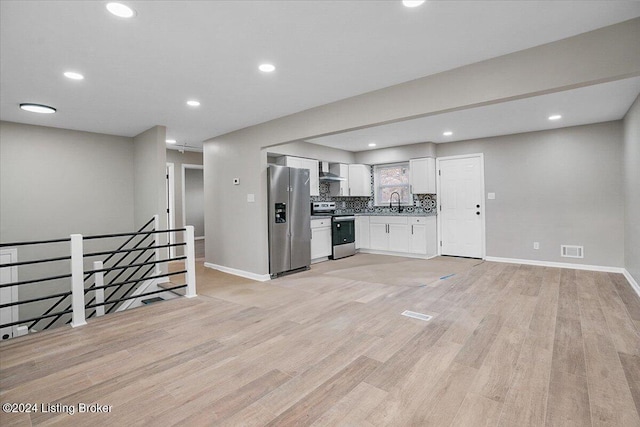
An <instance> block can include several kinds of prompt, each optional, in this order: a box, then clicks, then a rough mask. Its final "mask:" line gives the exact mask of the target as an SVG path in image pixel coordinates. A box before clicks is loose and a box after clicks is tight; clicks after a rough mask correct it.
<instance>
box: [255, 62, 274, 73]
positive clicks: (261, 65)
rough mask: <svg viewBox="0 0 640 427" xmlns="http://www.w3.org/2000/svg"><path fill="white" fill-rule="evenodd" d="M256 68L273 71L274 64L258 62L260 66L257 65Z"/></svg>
mask: <svg viewBox="0 0 640 427" xmlns="http://www.w3.org/2000/svg"><path fill="white" fill-rule="evenodd" d="M258 69H259V70H260V71H262V72H263V73H270V72H272V71H275V69H276V66H275V65H273V64H260V66H259V67H258Z"/></svg>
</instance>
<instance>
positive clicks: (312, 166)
mask: <svg viewBox="0 0 640 427" xmlns="http://www.w3.org/2000/svg"><path fill="white" fill-rule="evenodd" d="M277 163H278V164H279V165H282V166H289V167H290V168H298V169H309V178H310V179H309V195H311V196H319V195H320V178H319V175H318V173H319V168H318V161H317V160H312V159H304V158H302V157H292V156H282V157H280V158H278V160H277Z"/></svg>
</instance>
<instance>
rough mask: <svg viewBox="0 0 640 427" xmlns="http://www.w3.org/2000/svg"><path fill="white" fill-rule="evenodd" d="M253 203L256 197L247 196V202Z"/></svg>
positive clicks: (252, 195)
mask: <svg viewBox="0 0 640 427" xmlns="http://www.w3.org/2000/svg"><path fill="white" fill-rule="evenodd" d="M255 201H256V195H255V194H247V202H249V203H254V202H255Z"/></svg>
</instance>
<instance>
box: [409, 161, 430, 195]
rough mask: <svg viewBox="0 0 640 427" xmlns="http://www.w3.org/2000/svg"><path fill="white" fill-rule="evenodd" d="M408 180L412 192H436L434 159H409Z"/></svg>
mask: <svg viewBox="0 0 640 427" xmlns="http://www.w3.org/2000/svg"><path fill="white" fill-rule="evenodd" d="M409 181H410V184H411V193H412V194H436V159H434V158H433V157H425V158H422V159H411V160H409Z"/></svg>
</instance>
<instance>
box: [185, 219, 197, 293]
mask: <svg viewBox="0 0 640 427" xmlns="http://www.w3.org/2000/svg"><path fill="white" fill-rule="evenodd" d="M185 241H186V244H187V246H186V252H187V259H186V260H185V261H184V262H185V265H186V267H187V293H186V294H185V297H187V298H193V297H195V296H196V249H195V244H194V232H193V225H187V226H186V232H185Z"/></svg>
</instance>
